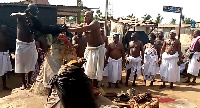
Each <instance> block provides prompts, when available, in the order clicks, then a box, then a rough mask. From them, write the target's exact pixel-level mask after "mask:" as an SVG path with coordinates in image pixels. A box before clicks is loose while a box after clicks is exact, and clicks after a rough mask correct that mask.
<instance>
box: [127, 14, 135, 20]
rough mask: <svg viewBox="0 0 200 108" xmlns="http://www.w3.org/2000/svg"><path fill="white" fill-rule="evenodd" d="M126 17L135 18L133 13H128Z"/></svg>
mask: <svg viewBox="0 0 200 108" xmlns="http://www.w3.org/2000/svg"><path fill="white" fill-rule="evenodd" d="M127 18H130V19H132V18H135V16H134V15H133V13H132V14H131V15H128V16H127Z"/></svg>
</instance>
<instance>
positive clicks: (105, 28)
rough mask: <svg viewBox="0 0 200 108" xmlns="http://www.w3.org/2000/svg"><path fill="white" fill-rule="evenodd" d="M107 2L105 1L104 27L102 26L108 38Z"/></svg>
mask: <svg viewBox="0 0 200 108" xmlns="http://www.w3.org/2000/svg"><path fill="white" fill-rule="evenodd" d="M107 23H108V0H106V9H105V25H104V30H105V34H106V36H108V26H107Z"/></svg>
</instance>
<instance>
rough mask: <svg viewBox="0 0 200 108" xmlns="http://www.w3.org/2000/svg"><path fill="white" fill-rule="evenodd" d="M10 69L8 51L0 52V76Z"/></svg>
mask: <svg viewBox="0 0 200 108" xmlns="http://www.w3.org/2000/svg"><path fill="white" fill-rule="evenodd" d="M11 70H12V65H11V61H10V55H9V51H7V52H0V76H3V75H4V74H5V73H7V71H11Z"/></svg>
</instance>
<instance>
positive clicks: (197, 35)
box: [185, 30, 200, 84]
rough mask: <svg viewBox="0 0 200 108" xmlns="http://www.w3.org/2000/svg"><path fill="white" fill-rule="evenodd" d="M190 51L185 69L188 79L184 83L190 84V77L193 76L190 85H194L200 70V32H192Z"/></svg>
mask: <svg viewBox="0 0 200 108" xmlns="http://www.w3.org/2000/svg"><path fill="white" fill-rule="evenodd" d="M190 51H191V54H190V57H189V59H190V60H189V64H188V69H187V73H188V79H187V81H186V82H185V83H190V79H191V76H194V78H193V81H192V82H191V83H192V84H195V83H196V78H197V76H198V74H199V69H200V30H195V31H194V40H193V42H192V44H191V47H190Z"/></svg>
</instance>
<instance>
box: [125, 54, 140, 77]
mask: <svg viewBox="0 0 200 108" xmlns="http://www.w3.org/2000/svg"><path fill="white" fill-rule="evenodd" d="M127 60H128V61H129V64H127V65H126V71H127V70H129V69H131V75H130V79H132V80H134V75H135V74H137V78H138V77H139V76H140V75H141V69H142V68H141V67H142V66H141V61H142V59H141V58H140V56H138V57H132V56H129V57H127Z"/></svg>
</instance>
